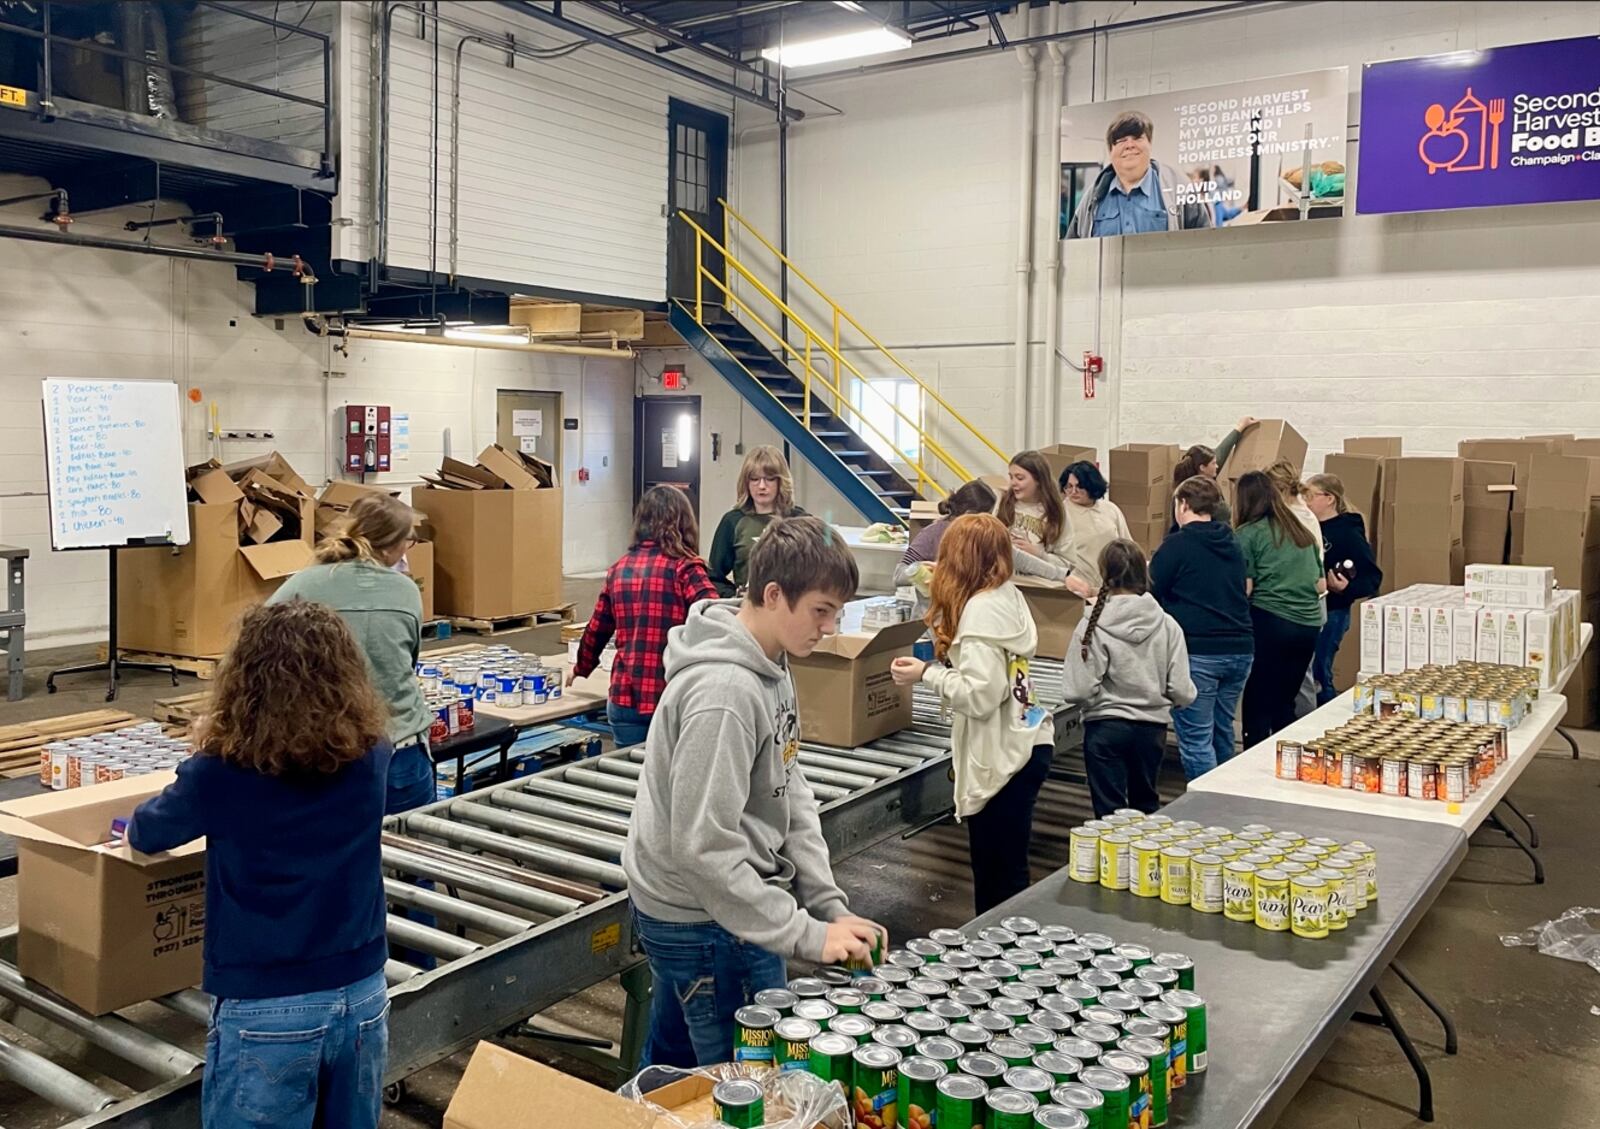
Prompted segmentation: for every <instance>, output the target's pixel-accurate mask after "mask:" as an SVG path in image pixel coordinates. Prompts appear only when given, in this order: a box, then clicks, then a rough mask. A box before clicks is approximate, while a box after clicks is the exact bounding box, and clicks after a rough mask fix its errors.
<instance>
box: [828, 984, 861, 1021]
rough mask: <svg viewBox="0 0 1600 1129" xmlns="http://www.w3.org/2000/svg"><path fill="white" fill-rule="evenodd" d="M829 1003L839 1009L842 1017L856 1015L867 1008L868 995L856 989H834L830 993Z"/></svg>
mask: <svg viewBox="0 0 1600 1129" xmlns="http://www.w3.org/2000/svg"><path fill="white" fill-rule="evenodd" d="M826 998H827V1001H828V1002H829V1003H830V1004H832V1005H833V1006H834V1007H836V1008H838V1009H839V1013H840V1014H841V1015H856V1014H858V1013H859V1012H860V1011H861V1009H862V1008H864V1007H866V1006H867V994H866V993H865V992H858V991H856V990H855V989H854V988H834V989H832V990H831V991H829V992H828V995H827V997H826Z"/></svg>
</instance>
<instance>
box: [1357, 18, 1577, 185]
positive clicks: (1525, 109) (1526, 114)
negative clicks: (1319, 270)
mask: <svg viewBox="0 0 1600 1129" xmlns="http://www.w3.org/2000/svg"><path fill="white" fill-rule="evenodd" d="M1360 132H1361V142H1360V148H1359V150H1358V152H1359V156H1360V163H1359V164H1358V165H1357V167H1356V173H1357V178H1358V179H1357V184H1356V211H1357V212H1425V211H1433V210H1435V209H1441V208H1481V207H1487V206H1490V205H1495V204H1543V203H1549V202H1553V201H1559V200H1594V199H1600V38H1594V37H1591V38H1585V39H1559V40H1553V41H1551V42H1549V43H1528V44H1524V45H1521V46H1517V47H1496V48H1493V49H1491V50H1487V51H1457V52H1452V53H1450V54H1447V55H1430V56H1428V57H1426V58H1422V59H1404V60H1400V61H1397V62H1392V63H1368V64H1367V66H1366V67H1365V68H1363V71H1362V77H1361V126H1360Z"/></svg>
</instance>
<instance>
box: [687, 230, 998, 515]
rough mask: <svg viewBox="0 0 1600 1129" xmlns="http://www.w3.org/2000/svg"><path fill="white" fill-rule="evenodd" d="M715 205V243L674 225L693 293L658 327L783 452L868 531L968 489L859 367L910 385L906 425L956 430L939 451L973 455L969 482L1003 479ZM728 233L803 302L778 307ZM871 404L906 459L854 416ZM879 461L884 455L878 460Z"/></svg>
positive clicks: (925, 393) (934, 443)
mask: <svg viewBox="0 0 1600 1129" xmlns="http://www.w3.org/2000/svg"><path fill="white" fill-rule="evenodd" d="M719 203H720V204H722V207H723V214H724V221H723V233H722V239H721V240H720V241H719V240H717V239H716V238H715V237H713V236H712V235H711V234H709V233H708V232H707V231H706V230H705V229H704V228H702V227H701V226H700V225H699V224H697V223H696V222H695V221H694V220H693V219H692V218H690V217H689V216H687V215H685V214H684V213H682V212H679V213H678V216H677V219H678V222H680V223H683V224H686V225H688V226H689V228H690V229H692V230H693V232H694V236H695V277H696V280H697V282H696V287H695V290H696V293H695V296H694V298H693V299H676V298H675V299H673V301H672V304H671V309H670V313H669V320H670V322H671V325H672V328H673V329H674V330H675V331H676V332H677V334H678V335H679V336H680V337H682V338H683V339H684V341H686V342H688V344H689V345H690V346H691V347H693V348H694V349H695V350H696V351H697V352H699V353H700V355H701V356H703V357H705V358H706V359H707V360H708V361H710V362H711V364H712V367H714V368H715V369H716V370H717V372H719V373H720V374H721V375H722V377H723V378H724V379H725V380H727V381H728V383H729V384H731V385H733V387H734V389H735V390H736V391H737V392H738V393H739V394H740V395H741V396H743V397H744V399H745V401H746V402H747V403H749V404H750V405H751V406H752V407H754V408H755V409H756V411H757V412H759V413H760V414H761V416H762V418H763V419H765V420H766V421H767V422H768V423H769V424H771V425H772V427H773V428H774V429H775V430H776V431H777V432H778V434H779V435H781V436H782V437H783V438H784V440H785V441H786V442H787V443H788V444H789V448H790V450H791V451H792V452H795V453H797V454H798V455H799V457H801V458H803V459H805V460H806V462H807V463H809V464H810V465H812V466H813V467H815V468H816V469H817V470H818V471H820V472H821V473H822V475H823V477H824V478H826V479H827V480H828V482H829V484H830V485H832V486H833V487H834V489H836V490H837V491H838V492H839V494H840V495H841V496H842V497H844V498H845V499H846V500H847V501H848V502H849V503H850V504H851V505H852V506H854V507H855V509H856V510H857V511H859V512H860V513H861V515H862V516H863V517H865V518H866V519H867V520H868V521H871V522H888V523H903V522H904V521H905V517H906V512H907V508H908V507H909V506H910V504H911V502H912V501H914V500H917V499H925V498H938V497H943V496H944V495H945V494H948V493H949V492H950V491H952V490H954V489H955V488H956V487H958V486H960V485H961V484H962V483H964V482H966V481H968V480H969V479H971V478H973V477H975V473H974V472H973V471H971V470H969V469H968V467H967V466H966V465H964V464H963V463H962V462H961V461H959V460H958V459H957V458H955V457H954V456H953V455H952V454H951V453H950V452H949V450H947V449H946V446H945V445H944V443H941V442H940V441H939V440H938V439H936V438H935V437H934V436H933V435H932V434H930V433H929V431H928V430H926V429H925V427H924V422H925V421H924V419H923V418H912V416H911V415H908V414H907V413H906V412H905V411H903V410H902V409H901V408H900V406H899V405H897V404H896V403H894V402H893V401H892V400H891V399H889V398H888V397H886V396H885V395H884V393H883V392H882V390H881V389H879V388H878V387H877V386H876V385H875V384H874V383H873V380H872V379H871V378H870V376H869V374H867V373H864V372H863V371H862V367H861V366H862V365H866V366H867V367H868V368H869V369H872V370H873V373H872V374H871V375H875V376H893V377H895V378H897V379H910V380H912V381H915V382H916V384H917V385H918V387H919V388H920V389H921V401H922V404H923V412H919V413H917V414H918V415H919V416H921V415H923V414H924V412H927V413H931V412H932V411H934V410H937V411H938V412H939V415H940V418H941V419H943V420H948V421H949V422H951V423H953V424H955V425H957V426H956V427H954V428H950V429H949V430H951V431H952V432H953V434H955V436H956V439H954V440H949V439H947V440H946V442H950V443H955V442H964V443H965V446H966V447H967V448H968V449H969V450H971V451H976V453H977V457H979V458H981V459H982V460H983V462H982V463H981V464H979V466H978V470H977V471H976V473H977V474H982V473H1004V470H1005V465H1006V456H1005V454H1004V452H1002V451H1001V450H1000V449H999V448H998V447H996V446H995V445H994V444H993V443H991V442H990V441H989V440H988V439H987V438H986V437H985V436H984V435H983V434H982V433H981V432H979V431H978V430H977V428H975V427H973V426H972V424H970V423H968V422H967V420H966V419H964V418H963V417H962V416H961V415H960V413H958V412H957V411H956V410H955V409H954V408H952V407H950V405H949V404H947V403H946V402H945V401H944V400H943V398H941V397H940V396H939V394H938V393H937V392H936V391H934V390H933V389H932V388H930V387H929V386H928V385H926V384H924V383H923V382H922V381H921V379H919V378H918V377H917V375H916V373H914V372H912V371H911V369H909V368H908V367H906V365H905V364H904V363H903V362H902V361H901V360H900V358H898V357H896V356H895V355H894V354H893V353H892V352H890V351H889V350H888V349H887V348H885V347H884V346H883V345H882V344H881V343H880V342H879V341H878V340H877V338H875V337H873V336H872V334H870V333H868V332H867V331H866V329H864V328H863V327H862V326H861V324H860V323H859V322H858V321H857V320H856V319H855V318H854V317H852V316H851V315H850V314H849V313H848V312H846V311H845V310H844V309H843V308H842V307H840V306H839V304H838V303H837V302H835V301H834V300H833V299H832V298H831V297H829V296H828V295H827V294H826V293H825V292H824V291H823V290H822V288H821V287H819V286H817V285H816V283H814V282H812V281H811V280H810V279H809V278H807V277H806V275H805V274H804V272H802V271H801V270H800V269H799V268H798V267H796V266H795V265H794V263H793V262H792V261H790V260H789V258H788V257H787V256H785V255H784V254H783V253H782V252H781V251H779V250H778V249H777V248H776V247H774V246H773V245H772V243H771V242H770V241H769V240H767V238H766V237H765V236H764V235H762V234H761V233H760V232H759V231H757V230H756V229H755V228H754V227H753V226H752V225H751V224H750V223H749V222H748V221H747V220H745V219H744V217H742V216H740V215H739V213H738V212H736V211H734V210H733V208H731V207H729V206H728V204H727V202H726V201H719ZM732 224H738V225H739V229H740V231H741V233H743V234H748V235H750V236H752V237H753V238H754V241H755V242H756V243H757V244H759V246H760V247H761V248H764V249H765V250H766V251H767V252H769V253H770V255H771V256H773V257H774V258H775V260H776V261H777V262H779V263H781V264H783V266H784V267H786V268H787V270H788V274H789V278H790V281H791V283H798V284H800V286H802V287H805V288H809V290H808V291H807V292H806V293H805V294H804V295H803V296H801V297H797V298H795V299H793V300H792V301H785V300H783V299H781V298H779V297H778V296H777V295H776V294H775V293H774V292H773V290H772V288H771V287H769V286H768V285H767V284H766V283H765V282H764V281H762V280H761V279H760V278H759V277H757V275H756V273H755V270H754V269H753V268H752V266H751V265H750V264H748V263H746V262H744V261H742V260H741V259H740V258H738V257H737V256H736V255H735V254H734V253H733V252H732V250H731V249H730V244H731V242H732V241H731V240H730V238H729V228H730V226H731V225H732ZM796 306H804V307H805V308H806V309H808V310H819V309H820V310H822V311H823V312H824V313H825V314H826V316H827V318H828V322H829V325H830V332H829V333H828V334H826V335H825V334H823V333H821V332H819V331H818V330H816V329H814V328H813V327H812V325H811V323H810V322H809V321H808V320H807V318H806V317H805V316H803V315H802V313H800V312H798V311H797V309H796V308H795V307H796ZM771 322H777V323H778V324H779V325H780V326H785V327H786V328H787V333H783V332H780V331H779V330H778V329H775V328H773V326H772V324H771ZM848 330H853V331H854V333H855V334H856V335H858V336H859V337H860V338H862V339H864V341H865V346H864V347H857V346H852V347H851V351H852V352H859V353H861V354H862V360H861V361H860V362H859V363H858V362H855V361H852V360H850V359H849V358H848V357H846V356H845V354H844V352H843V351H842V349H841V341H842V337H841V334H842V333H843V332H845V331H848ZM885 362H886V363H885ZM830 374H832V379H830ZM873 398H876V401H877V403H876V404H874V409H875V410H874V413H873V414H875V415H877V416H878V417H879V419H880V420H883V419H884V417H885V412H884V410H883V409H884V407H886V408H887V413H888V415H890V416H892V417H893V419H894V420H895V421H896V422H895V423H893V424H890V426H891V427H892V428H894V429H896V430H901V429H900V428H899V424H901V423H903V424H905V425H906V426H907V427H909V428H910V429H911V430H912V431H913V432H914V433H915V434H916V436H917V442H916V444H915V451H914V452H906V451H902V450H899V449H897V444H896V443H895V441H894V439H893V438H891V437H890V436H888V435H886V434H885V433H884V431H883V429H882V428H881V427H880V426H878V425H877V424H875V423H874V422H873V420H872V419H871V418H869V416H868V414H867V413H866V412H865V411H863V410H862V406H861V405H862V404H866V403H872V402H873ZM884 452H889V453H890V454H889V457H885V454H884ZM990 455H992V456H993V458H992V460H991V459H990ZM969 457H971V456H969Z"/></svg>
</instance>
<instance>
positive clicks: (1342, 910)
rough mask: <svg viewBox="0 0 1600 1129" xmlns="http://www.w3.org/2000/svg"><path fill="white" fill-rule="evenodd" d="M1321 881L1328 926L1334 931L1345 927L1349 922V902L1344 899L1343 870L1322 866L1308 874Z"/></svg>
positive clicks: (1345, 886) (1344, 883)
mask: <svg viewBox="0 0 1600 1129" xmlns="http://www.w3.org/2000/svg"><path fill="white" fill-rule="evenodd" d="M1308 877H1310V878H1314V879H1318V880H1320V881H1321V882H1322V886H1323V889H1324V890H1326V891H1327V898H1328V928H1329V929H1330V930H1332V931H1334V932H1338V931H1339V930H1341V929H1344V928H1346V927H1347V926H1348V925H1349V924H1350V916H1351V912H1352V911H1351V909H1350V904H1349V903H1348V902H1347V901H1346V900H1345V897H1346V890H1347V889H1348V886H1347V885H1346V882H1347V879H1346V876H1345V874H1344V873H1343V872H1341V871H1339V870H1335V869H1334V868H1332V867H1323V868H1321V869H1319V870H1313V871H1312V872H1311V874H1310V875H1309V876H1308Z"/></svg>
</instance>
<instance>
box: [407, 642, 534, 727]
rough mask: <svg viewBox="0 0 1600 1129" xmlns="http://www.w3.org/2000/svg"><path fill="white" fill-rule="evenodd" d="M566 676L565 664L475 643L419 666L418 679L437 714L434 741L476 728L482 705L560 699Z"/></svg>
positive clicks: (510, 705) (507, 706)
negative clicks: (476, 712)
mask: <svg viewBox="0 0 1600 1129" xmlns="http://www.w3.org/2000/svg"><path fill="white" fill-rule="evenodd" d="M561 678H562V674H561V668H560V667H551V666H547V665H546V664H545V663H544V662H543V661H542V660H541V659H539V658H538V656H536V655H527V654H523V653H522V652H521V651H517V650H513V649H512V648H510V647H503V646H482V647H470V648H466V649H464V650H460V651H452V652H451V653H450V654H448V655H442V656H439V657H438V658H433V659H424V660H423V661H422V662H419V663H418V664H417V681H418V682H419V683H420V684H421V686H422V694H423V698H424V699H425V700H426V701H427V702H428V708H429V709H430V710H432V711H433V714H434V725H433V731H432V733H431V734H430V739H432V740H434V741H439V740H443V739H445V738H447V737H449V736H450V735H452V734H455V733H459V732H461V731H462V730H463V729H471V728H472V724H473V711H474V709H475V707H476V705H477V704H478V703H482V704H484V705H490V706H497V707H499V708H501V709H516V708H519V707H522V706H542V705H544V704H545V703H546V702H550V701H554V700H558V699H559V698H560V697H561Z"/></svg>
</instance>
